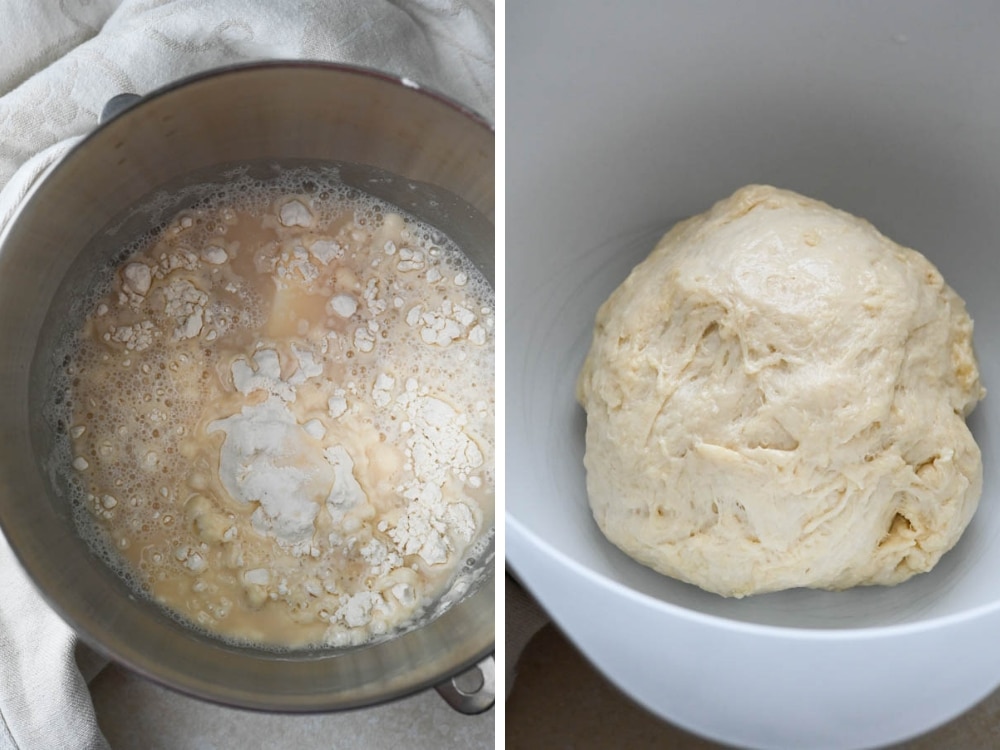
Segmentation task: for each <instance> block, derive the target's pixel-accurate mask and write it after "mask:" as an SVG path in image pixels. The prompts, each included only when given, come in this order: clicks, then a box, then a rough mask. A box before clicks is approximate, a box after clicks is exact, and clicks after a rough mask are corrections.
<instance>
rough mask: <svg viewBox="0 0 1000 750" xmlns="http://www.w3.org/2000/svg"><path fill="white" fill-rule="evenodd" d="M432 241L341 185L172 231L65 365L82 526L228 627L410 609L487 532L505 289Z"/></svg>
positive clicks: (275, 640) (214, 215) (382, 615)
mask: <svg viewBox="0 0 1000 750" xmlns="http://www.w3.org/2000/svg"><path fill="white" fill-rule="evenodd" d="M265 192H266V191H265ZM432 238H433V233H432V232H431V230H430V229H429V228H427V227H425V226H421V225H419V224H417V223H415V222H413V221H411V220H407V219H404V218H403V217H402V216H400V215H399V214H396V213H393V212H392V209H391V207H389V206H386V205H385V204H381V203H379V202H377V201H375V200H374V199H369V198H365V199H358V198H356V197H355V198H353V199H351V200H348V199H346V198H345V197H344V196H343V194H342V193H338V191H337V190H336V189H329V190H327V191H325V193H324V192H319V193H317V192H314V193H312V194H295V195H290V194H286V193H278V192H275V191H273V190H272V192H271V193H268V194H266V195H264V196H263V197H260V196H257V198H256V199H255V201H248V202H247V203H245V204H243V205H239V204H237V205H222V206H219V205H215V206H208V207H206V208H201V209H197V210H190V211H187V212H185V213H182V214H181V215H180V216H178V217H176V218H175V219H174V220H173V221H172V222H170V223H169V224H168V225H167V226H166V228H165V230H164V231H163V232H162V233H161V235H160V236H159V237H158V239H157V240H156V241H155V243H153V244H152V245H151V246H150V247H147V248H145V249H142V250H140V251H139V252H138V253H136V254H135V255H133V256H132V257H130V258H129V259H128V260H126V261H125V263H123V264H122V266H121V267H120V268H119V269H118V270H117V272H116V276H115V280H114V283H113V288H112V289H111V290H110V291H109V292H108V293H107V294H106V295H105V296H103V297H102V298H101V299H98V300H96V301H95V304H94V306H93V312H92V314H91V315H90V316H89V317H88V318H87V320H86V321H85V323H84V325H83V328H82V332H81V336H80V342H79V346H78V347H77V349H76V351H75V352H74V355H73V357H72V361H71V362H70V364H69V365H68V372H69V376H70V380H71V383H72V386H71V389H70V394H69V399H68V400H69V403H70V404H71V407H70V408H71V410H72V414H71V416H70V420H69V424H70V425H71V427H70V429H69V434H70V439H71V440H72V454H73V457H74V460H73V465H74V476H75V480H76V482H77V484H78V485H79V488H80V490H81V493H82V494H83V496H84V497H85V503H86V506H87V508H88V510H89V511H90V513H89V517H90V518H91V519H92V520H91V521H90V522H88V523H86V524H84V525H85V526H87V528H85V529H83V531H84V533H85V534H91V535H93V536H94V537H95V538H97V539H98V541H99V542H102V543H103V544H104V545H105V546H106V547H112V546H113V547H114V548H115V549H116V550H117V552H118V554H119V555H120V557H121V559H122V561H123V563H124V565H125V567H126V568H128V569H129V572H130V573H132V574H133V577H134V578H136V579H137V580H138V581H139V585H140V586H141V588H142V589H143V590H144V591H145V592H146V593H148V594H149V595H151V596H152V597H153V598H154V599H155V600H156V601H158V602H160V603H161V604H163V605H164V606H165V607H167V608H168V609H169V610H171V611H172V612H174V613H177V614H178V615H180V616H181V617H182V618H184V619H186V620H188V621H190V622H192V623H194V624H196V625H197V626H200V627H201V628H204V629H205V630H207V631H210V632H212V633H215V634H217V635H220V636H223V637H225V638H230V639H234V640H239V641H249V642H253V643H258V644H265V645H270V646H276V647H299V646H307V645H316V644H326V645H333V646H341V645H352V644H358V643H363V642H365V641H367V640H369V639H371V638H372V637H375V636H378V635H381V634H385V633H391V632H393V631H394V630H396V629H398V628H400V627H403V626H405V625H406V624H407V623H408V622H411V621H412V620H413V618H414V617H416V616H418V615H419V614H420V613H421V612H422V611H423V609H424V608H425V607H426V606H427V605H428V604H429V603H430V602H431V601H433V600H434V599H435V598H436V597H438V596H440V595H441V594H442V593H443V592H444V591H445V590H446V589H447V587H448V586H449V584H450V583H451V581H452V580H453V579H454V576H455V573H456V571H457V570H458V569H459V568H460V567H461V566H462V564H463V562H464V560H465V558H466V557H468V555H469V551H470V549H472V548H473V547H474V545H475V544H476V543H477V541H480V540H481V539H482V536H483V534H484V531H485V530H487V529H489V528H490V527H491V526H492V524H493V485H494V483H493V458H494V453H493V450H494V449H493V424H494V422H493V419H494V418H493V414H494V390H493V375H494V364H493V362H494V356H493V354H494V347H493V327H494V318H493V302H492V291H491V290H490V288H489V286H488V284H487V283H486V282H485V281H484V280H483V279H482V277H481V276H479V275H478V274H477V272H476V271H475V270H474V269H473V268H471V267H470V266H469V264H468V262H467V261H465V260H464V258H463V257H462V256H461V255H460V253H458V252H457V251H456V250H455V249H454V248H453V247H448V246H447V245H444V246H442V245H439V244H435V242H434V241H433V239H432Z"/></svg>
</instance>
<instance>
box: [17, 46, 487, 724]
mask: <svg viewBox="0 0 1000 750" xmlns="http://www.w3.org/2000/svg"><path fill="white" fill-rule="evenodd" d="M493 148H494V136H493V131H492V128H491V127H490V126H489V125H488V124H487V123H485V122H484V121H483V120H482V119H480V118H479V117H478V116H476V115H475V114H474V113H472V112H469V111H467V110H465V109H464V108H462V107H461V106H459V105H457V104H455V103H454V102H451V101H448V100H447V99H445V98H444V97H441V96H439V95H436V94H433V93H430V92H427V91H424V90H420V89H417V88H416V87H415V86H414V85H413V84H412V83H411V82H405V83H404V82H402V81H400V80H397V79H394V78H391V77H388V76H385V75H381V74H378V73H375V72H372V71H365V70H358V69H354V68H349V67H344V66H338V65H329V64H317V63H266V64H252V65H246V66H238V67H233V68H226V69H222V70H218V71H212V72H210V73H207V74H204V75H199V76H196V77H193V78H189V79H186V80H184V81H181V82H179V83H176V84H174V85H171V86H168V87H166V88H164V89H162V90H160V91H157V92H154V93H152V94H150V95H148V96H146V97H143V98H142V99H140V100H139V101H138V102H137V103H135V104H134V105H132V106H130V107H129V108H128V109H126V110H125V111H124V112H122V113H121V114H119V115H118V116H116V117H113V118H112V119H110V120H109V121H108V122H107V123H105V124H104V125H102V126H101V127H99V128H98V129H97V130H96V131H95V132H93V133H92V134H91V135H89V136H88V137H87V138H85V139H84V140H83V141H82V142H81V143H79V144H78V145H77V146H76V147H75V148H73V149H72V151H71V152H70V153H68V154H67V156H66V157H65V158H64V159H62V160H61V161H60V163H59V164H58V165H56V166H55V167H54V168H53V169H52V170H51V171H50V172H49V173H48V174H47V175H46V176H45V177H44V178H43V179H42V180H41V181H40V183H39V184H37V185H36V186H35V187H34V188H33V190H32V192H31V194H30V196H29V197H28V199H27V200H26V201H24V203H23V204H22V206H21V207H20V209H19V211H18V213H17V215H16V216H15V218H14V219H13V220H12V221H11V223H10V224H9V225H8V227H7V229H6V231H5V233H4V235H3V236H2V238H0V445H2V446H3V450H2V451H0V525H2V528H3V531H4V533H5V534H6V536H7V538H8V540H9V541H10V544H11V546H12V547H13V549H14V551H15V553H16V554H17V556H18V558H19V559H20V561H21V563H22V565H23V566H24V568H25V570H26V571H27V572H28V574H29V575H30V576H31V578H32V579H33V580H34V582H35V584H36V585H37V587H38V588H39V590H40V591H41V592H42V594H43V595H44V596H45V597H46V599H47V600H48V601H49V603H50V604H51V605H52V607H53V608H54V609H55V610H56V611H57V612H59V614H60V615H61V616H62V617H63V618H64V619H65V620H66V621H67V622H68V623H69V624H70V625H71V626H72V627H73V628H74V629H75V630H76V631H77V632H78V633H79V634H80V635H81V636H82V637H83V638H84V639H85V640H86V641H87V642H89V643H90V644H91V645H93V646H94V647H96V648H97V649H99V650H100V651H102V652H104V653H105V654H107V655H108V656H110V657H111V658H113V659H115V660H117V661H119V662H121V663H123V664H125V665H127V666H128V667H130V668H131V669H133V670H135V671H137V672H139V673H141V674H144V675H146V676H148V677H150V678H152V679H154V680H156V681H158V682H161V683H163V684H165V685H168V686H170V687H173V688H176V689H179V690H182V691H184V692H187V693H189V694H193V695H196V696H200V697H203V698H207V699H211V700H214V701H218V702H222V703H226V704H231V705H237V706H243V707H248V708H258V709H269V710H289V711H311V710H329V709H340V708H349V707H356V706H362V705H367V704H371V703H375V702H379V701H385V700H389V699H392V698H395V697H398V696H402V695H405V694H408V693H411V692H414V691H417V690H420V689H422V688H424V687H427V686H429V685H433V684H436V683H439V682H441V681H442V680H444V679H445V678H447V677H448V676H450V675H452V674H455V673H457V672H459V671H461V670H463V669H465V668H466V667H468V666H469V665H472V664H474V663H475V662H477V661H479V660H480V659H481V658H483V657H484V655H486V654H488V653H489V652H490V651H491V650H492V648H493V640H494V579H493V572H492V567H493V550H492V544H491V545H490V548H489V549H488V550H486V552H485V553H484V554H483V555H482V556H481V557H480V558H479V559H478V560H477V561H476V563H475V566H478V567H479V568H480V569H482V573H483V574H482V576H481V577H480V580H479V582H478V584H477V585H476V586H473V587H472V588H471V590H470V591H469V592H468V593H467V594H466V595H465V596H464V598H462V599H461V600H460V601H458V602H457V603H456V604H454V605H453V606H451V607H450V608H449V609H447V610H446V611H444V612H443V613H441V614H440V615H439V616H438V617H436V619H433V620H431V621H429V622H427V623H426V624H424V625H422V626H421V627H419V628H416V629H414V630H412V631H409V632H406V633H404V634H402V635H400V636H397V637H395V638H393V639H391V640H387V641H384V642H380V643H377V644H373V645H368V646H365V647H359V648H355V649H350V650H342V651H333V650H328V651H312V652H307V653H286V654H280V655H279V654H276V653H272V652H267V651H263V650H256V649H252V648H238V647H234V646H228V645H225V644H223V643H221V642H220V641H217V640H214V639H211V638H209V637H206V636H202V635H199V634H198V633H196V632H194V631H192V630H190V629H188V628H186V627H184V626H182V625H180V624H178V623H176V622H174V621H173V620H171V619H170V618H169V617H167V616H165V615H164V614H163V612H162V611H161V610H160V609H159V608H158V607H156V606H155V605H154V604H152V603H150V602H148V601H146V600H144V599H143V598H141V597H138V596H136V595H135V594H134V593H133V592H131V591H130V590H129V589H128V587H127V586H126V585H125V583H124V582H123V581H122V580H121V579H119V578H118V577H117V576H115V575H114V574H113V573H111V572H110V570H109V569H108V568H107V567H106V566H105V565H103V564H102V563H100V561H99V560H97V559H96V558H95V557H94V555H93V554H92V553H91V551H90V550H89V549H88V547H87V545H86V544H85V543H84V542H83V541H82V540H81V539H80V538H79V537H78V535H77V533H76V530H75V527H74V524H73V520H72V515H71V512H70V508H69V507H68V502H67V500H66V498H65V493H63V492H62V491H61V490H60V487H59V483H58V481H57V480H56V479H55V478H53V477H54V472H52V471H51V468H52V467H51V466H49V465H48V457H49V455H50V454H51V449H52V446H53V444H54V440H55V439H56V436H55V435H54V434H53V430H52V427H51V425H50V424H49V423H48V422H47V421H46V419H45V418H44V416H43V414H42V411H43V409H42V407H43V406H44V404H45V403H46V401H47V400H48V399H49V398H50V397H51V394H50V393H48V392H47V390H46V389H47V384H48V383H49V381H50V377H51V373H52V372H53V368H55V367H58V364H59V363H58V362H55V361H53V357H52V350H53V347H54V344H55V343H56V341H57V339H58V337H59V331H60V326H61V324H62V323H63V322H64V321H65V320H66V319H67V316H70V315H72V314H73V312H74V308H73V302H74V299H75V298H74V295H73V290H74V289H81V288H82V287H85V286H86V285H88V284H89V283H91V282H92V280H93V278H94V276H95V274H97V273H98V272H99V269H100V267H101V266H102V265H103V264H106V263H107V262H108V261H109V259H111V258H113V257H114V254H115V252H117V251H118V250H119V249H120V248H121V246H122V245H123V244H124V242H125V241H127V239H128V238H131V237H133V236H137V235H139V234H141V233H142V232H144V231H148V230H149V229H151V226H150V223H151V221H153V220H151V218H150V216H149V215H148V214H144V213H142V212H136V213H131V214H130V213H129V209H130V207H134V206H136V205H139V204H142V202H143V200H145V199H147V198H148V197H149V196H151V195H153V194H156V193H161V194H171V193H170V192H169V191H168V192H167V193H164V192H163V191H164V188H166V187H176V186H179V185H184V184H186V183H192V182H194V183H197V182H202V181H204V180H205V179H208V178H218V177H219V176H220V175H224V173H225V171H226V169H227V167H232V165H236V164H253V165H254V166H253V167H252V169H253V170H256V171H259V172H264V173H266V172H267V171H268V170H269V169H271V167H270V165H271V164H272V163H282V164H284V163H292V164H295V163H300V162H302V161H307V162H313V161H316V160H319V161H322V162H342V163H343V164H342V178H343V179H344V181H345V182H349V183H353V184H354V185H355V186H356V187H358V188H361V189H364V190H366V191H367V192H368V193H371V194H373V195H376V196H377V197H380V198H383V199H385V200H388V201H389V202H391V203H395V204H396V205H398V206H400V207H402V208H404V209H406V210H408V211H409V212H410V213H412V214H414V215H415V216H417V218H420V219H422V220H424V221H427V222H428V223H430V224H431V225H433V226H436V227H437V228H439V229H441V230H442V231H443V232H445V233H446V234H448V235H449V236H450V237H451V238H452V239H453V240H455V241H456V242H457V243H458V244H459V246H460V247H461V248H462V249H463V250H464V251H465V252H466V254H468V255H469V256H470V258H471V259H472V261H473V262H474V263H476V264H477V265H478V266H479V268H480V269H481V270H482V271H483V272H484V273H485V274H486V275H487V277H488V278H489V279H490V280H492V279H493V264H494V255H493V206H494V177H493V164H494V152H493ZM180 207H181V206H179V205H178V206H171V205H169V201H168V202H167V205H166V208H167V209H172V208H180ZM169 213H170V211H169V210H168V211H167V212H166V214H167V215H169ZM165 218H166V216H165ZM109 228H110V229H111V231H108V230H109ZM475 566H474V567H475Z"/></svg>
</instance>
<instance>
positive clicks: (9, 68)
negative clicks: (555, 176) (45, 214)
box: [0, 0, 494, 750]
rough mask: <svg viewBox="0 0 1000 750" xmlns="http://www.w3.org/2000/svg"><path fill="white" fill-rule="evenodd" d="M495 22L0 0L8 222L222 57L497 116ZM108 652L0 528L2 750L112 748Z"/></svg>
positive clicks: (441, 5)
mask: <svg viewBox="0 0 1000 750" xmlns="http://www.w3.org/2000/svg"><path fill="white" fill-rule="evenodd" d="M493 29H494V6H493V0H395V2H388V1H387V0H212V1H211V2H205V0H32V1H30V2H28V1H26V0H0V185H2V186H3V189H2V191H0V231H2V229H3V227H4V226H5V225H6V223H7V222H8V221H9V220H10V218H11V216H12V214H13V212H14V211H15V209H16V207H17V205H18V203H19V202H20V201H21V199H22V198H23V197H24V195H25V193H26V192H27V190H28V189H29V188H30V187H31V185H32V183H33V182H34V181H35V179H36V178H38V176H39V175H40V174H42V173H43V172H44V171H45V169H46V168H47V167H49V166H50V165H51V164H52V163H54V162H55V161H56V160H57V159H58V158H59V157H60V156H62V155H63V154H64V153H65V152H66V151H67V150H68V149H69V148H70V147H71V146H72V144H73V143H75V142H76V141H77V140H79V138H80V137H82V136H83V135H85V134H86V133H88V132H89V131H90V130H91V129H93V128H94V127H95V126H96V124H97V117H98V115H99V113H100V111H101V108H102V107H103V106H104V103H105V102H106V101H107V100H108V99H110V98H111V97H112V96H115V95H116V94H120V93H123V92H130V93H136V94H145V93H148V92H149V91H151V90H153V89H155V88H157V87H159V86H162V85H164V84H166V83H169V82H171V81H174V80H176V79H178V78H181V77H183V76H187V75H190V74H193V73H197V72H199V71H203V70H207V69H209V68H214V67H218V66H220V65H227V64H232V63H236V62H242V61H250V60H262V59H312V60H329V61H337V62H346V63H353V64H357V65H363V66H365V67H370V68H376V69H379V70H382V71H385V72H387V73H391V74H395V75H399V76H405V77H407V78H410V79H412V80H414V81H417V82H418V83H420V84H422V85H425V86H428V87H430V88H434V89H436V90H438V91H440V92H442V93H444V94H446V95H448V96H451V97H453V98H455V99H457V100H459V101H461V102H463V103H465V104H466V105H467V106H470V107H472V108H473V109H474V110H476V111H478V112H479V113H480V114H482V115H483V116H484V117H486V118H487V119H488V120H490V121H492V120H493V114H494V110H493V106H494V98H493V97H494V78H493V75H494V37H493ZM103 666H104V662H103V661H102V660H101V658H100V657H98V656H97V655H96V654H94V653H93V652H91V651H90V650H89V649H87V648H86V647H85V646H83V645H82V644H80V643H78V641H77V639H76V637H75V635H74V634H73V632H72V631H71V630H70V629H69V627H68V626H67V625H66V624H65V623H64V622H63V621H62V620H61V619H60V618H59V617H58V616H57V615H56V614H55V613H54V612H52V610H50V609H49V607H48V606H47V605H46V604H45V602H44V601H43V600H42V598H41V597H40V596H39V595H38V593H37V592H36V591H35V589H34V587H33V586H32V584H31V583H30V581H29V580H28V579H27V577H26V575H25V574H24V572H23V571H22V570H21V568H20V567H19V565H18V563H17V561H16V559H15V557H14V555H13V553H12V552H11V550H10V547H9V546H8V544H7V542H6V540H4V539H3V538H2V537H0V750H64V749H65V750H77V749H79V750H98V749H101V748H107V747H108V743H107V741H106V740H105V738H104V737H103V735H102V734H101V732H100V729H99V727H98V725H97V721H96V719H95V716H94V710H93V704H92V702H91V699H90V693H89V692H88V689H87V681H88V680H89V679H91V678H92V677H93V676H94V675H96V673H97V672H99V671H100V669H101V668H102V667H103Z"/></svg>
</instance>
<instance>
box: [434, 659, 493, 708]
mask: <svg viewBox="0 0 1000 750" xmlns="http://www.w3.org/2000/svg"><path fill="white" fill-rule="evenodd" d="M495 674H496V663H495V661H494V659H493V655H492V654H490V655H489V656H487V657H486V658H485V659H483V660H482V661H480V662H478V663H477V664H476V665H475V666H473V667H470V668H469V669H467V670H465V671H464V672H459V673H458V674H457V675H454V676H453V677H452V678H451V679H449V680H446V681H445V682H442V683H439V684H437V685H435V686H434V689H435V690H437V691H438V695H440V696H441V697H442V698H444V699H445V702H447V704H448V705H449V706H451V707H452V708H454V709H455V710H456V711H459V712H460V713H463V714H470V715H471V714H481V713H483V711H488V710H489V709H490V708H492V707H493V703H494V702H495V701H496V681H495V679H494V677H495Z"/></svg>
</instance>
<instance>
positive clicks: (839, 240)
mask: <svg viewBox="0 0 1000 750" xmlns="http://www.w3.org/2000/svg"><path fill="white" fill-rule="evenodd" d="M984 395H985V391H984V389H983V387H982V385H981V384H980V380H979V372H978V368H977V365H976V360H975V355H974V353H973V349H972V320H971V319H970V317H969V315H968V314H967V313H966V310H965V304H964V303H963V301H962V300H961V298H959V296H958V295H957V294H956V293H955V292H954V291H953V290H952V289H951V287H949V286H948V285H947V284H946V283H945V282H944V279H942V277H941V274H940V273H939V272H938V271H937V269H936V268H935V267H934V266H933V265H931V263H930V262H928V261H927V259H926V258H924V257H923V256H922V255H921V254H920V253H918V252H916V251H914V250H910V249H907V248H904V247H901V246H899V245H897V244H896V243H894V242H892V241H891V240H889V239H888V238H886V237H884V236H883V235H882V234H880V233H879V232H878V231H877V230H876V229H875V228H874V227H873V226H872V225H871V224H869V223H868V222H867V221H864V220H862V219H858V218H856V217H854V216H851V215H850V214H848V213H845V212H843V211H838V210H836V209H833V208H831V207H830V206H828V205H826V204H825V203H821V202H819V201H815V200H811V199H809V198H805V197H803V196H801V195H798V194H796V193H793V192H790V191H787V190H778V189H776V188H772V187H766V186H760V185H751V186H748V187H745V188H742V189H740V190H738V191H737V192H736V193H735V194H734V195H732V196H731V197H729V198H727V199H726V200H723V201H720V202H719V203H717V204H715V205H714V206H713V207H712V208H711V209H710V210H709V211H708V212H706V213H704V214H701V215H699V216H695V217H693V218H691V219H688V220H686V221H682V222H680V223H679V224H677V225H676V226H675V227H673V229H671V230H670V231H669V232H668V233H667V234H666V235H665V236H664V237H663V239H661V240H660V242H659V244H657V246H656V248H655V249H654V250H653V252H652V253H651V254H650V256H649V257H648V258H647V259H646V260H644V261H643V262H642V263H640V264H639V265H638V266H637V267H636V268H635V269H634V270H633V272H632V273H631V274H630V275H629V277H628V278H627V279H626V280H625V281H624V283H622V285H621V286H620V287H618V289H617V290H616V291H615V292H614V293H613V294H612V295H611V297H610V298H609V299H608V300H607V301H606V302H605V303H604V305H603V306H602V307H601V308H600V310H599V312H598V314H597V320H596V325H595V329H594V338H593V343H592V346H591V349H590V352H589V354H588V356H587V359H586V362H585V363H584V366H583V369H582V371H581V373H580V376H579V380H578V383H577V397H578V399H579V401H580V403H581V404H582V405H583V407H584V408H585V409H586V412H587V436H586V448H587V450H586V458H585V464H586V469H587V490H588V494H589V497H590V505H591V508H592V510H593V513H594V517H595V519H596V521H597V523H598V525H599V526H600V528H601V530H602V531H603V532H604V534H605V535H606V536H607V538H608V539H610V540H611V541H612V542H613V543H614V544H616V545H617V546H618V547H620V548H621V549H622V550H624V551H625V552H626V553H627V554H628V555H630V556H631V557H633V558H635V559H636V560H638V561H639V562H641V563H643V564H645V565H648V566H649V567H651V568H654V569H655V570H657V571H659V572H660V573H663V574H665V575H668V576H672V577H674V578H678V579H681V580H683V581H687V582H689V583H693V584H696V585H698V586H700V587H702V588H703V589H706V590H708V591H713V592H715V593H718V594H722V595H724V596H736V597H741V596H746V595H749V594H755V593H762V592H767V591H777V590H781V589H786V588H793V587H799V586H807V587H813V588H826V589H844V588H848V587H851V586H856V585H862V584H886V585H891V584H896V583H900V582H901V581H904V580H906V579H907V578H910V577H911V576H913V575H914V574H916V573H921V572H925V571H928V570H930V569H931V568H932V567H933V566H934V565H935V564H936V563H937V561H938V560H939V559H940V558H941V556H942V555H943V554H944V553H945V552H947V551H948V550H949V549H951V548H952V546H954V544H955V543H956V542H957V541H958V539H959V537H960V536H961V534H962V532H963V531H964V530H965V528H966V526H967V525H968V523H969V521H970V519H971V518H972V515H973V513H974V512H975V509H976V506H977V504H978V502H979V496H980V493H981V491H982V459H981V456H980V452H979V448H978V446H977V445H976V442H975V440H974V439H973V436H972V434H971V432H970V431H969V429H968V428H967V427H966V423H965V417H966V416H967V415H968V414H969V412H971V411H972V409H973V408H974V407H975V405H976V403H977V401H979V400H980V399H981V398H983V396H984Z"/></svg>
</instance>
